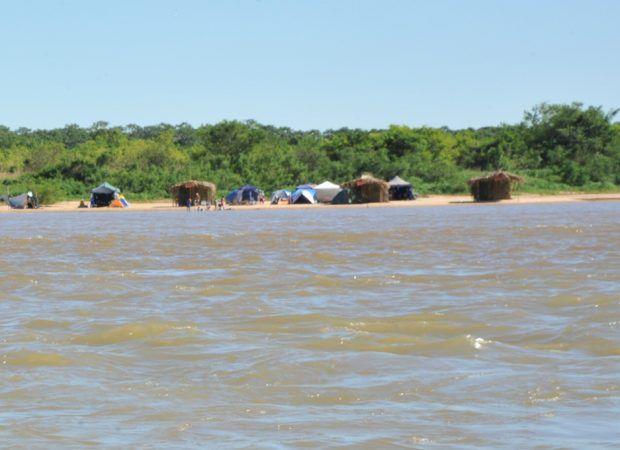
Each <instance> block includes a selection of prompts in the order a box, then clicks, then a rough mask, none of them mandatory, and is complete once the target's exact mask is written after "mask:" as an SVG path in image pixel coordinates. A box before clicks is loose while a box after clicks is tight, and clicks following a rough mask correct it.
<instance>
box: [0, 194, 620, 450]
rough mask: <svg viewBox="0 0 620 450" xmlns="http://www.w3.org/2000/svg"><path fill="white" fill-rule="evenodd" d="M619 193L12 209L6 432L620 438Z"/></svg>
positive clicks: (124, 437) (351, 441) (526, 442)
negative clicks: (379, 204) (431, 202)
mask: <svg viewBox="0 0 620 450" xmlns="http://www.w3.org/2000/svg"><path fill="white" fill-rule="evenodd" d="M619 321H620V202H590V203H588V202H583V203H573V204H553V205H545V204H531V205H482V206H471V205H469V206H465V205H462V206H449V207H425V208H385V209H382V208H372V209H346V208H343V209H333V210H332V209H327V208H326V209H317V210H300V211H295V210H284V211H227V212H217V213H189V214H188V213H185V212H184V211H183V210H179V211H178V212H177V211H175V212H130V211H127V212H123V213H97V214H88V213H87V214H78V213H51V212H50V213H42V214H38V213H35V214H6V215H2V216H0V331H1V336H0V443H1V445H2V446H7V447H12V446H14V447H16V448H54V447H63V448H83V447H85V446H94V447H105V448H164V447H166V448H205V447H218V448H231V447H232V448H239V447H241V448H274V449H275V448H290V447H297V448H300V447H301V448H317V447H318V448H325V447H338V448H373V449H374V448H411V447H413V448H420V447H421V448H425V447H429V448H451V447H453V448H467V447H471V448H474V447H475V448H479V447H486V448H498V447H507V448H531V447H537V446H540V448H547V447H549V448H612V447H614V446H615V445H618V444H619V443H620V426H618V423H620V422H619V418H620V325H619Z"/></svg>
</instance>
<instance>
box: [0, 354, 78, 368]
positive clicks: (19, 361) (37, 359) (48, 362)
mask: <svg viewBox="0 0 620 450" xmlns="http://www.w3.org/2000/svg"><path fill="white" fill-rule="evenodd" d="M0 359H1V361H0V363H2V364H6V365H11V366H23V367H48V366H49V367H54V366H68V365H70V364H71V360H70V359H68V358H66V357H64V356H62V355H60V354H58V353H42V352H32V351H26V350H22V351H19V352H11V353H6V354H4V355H2V356H1V357H0Z"/></svg>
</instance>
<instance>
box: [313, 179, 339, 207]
mask: <svg viewBox="0 0 620 450" xmlns="http://www.w3.org/2000/svg"><path fill="white" fill-rule="evenodd" d="M314 190H315V191H316V197H317V199H318V201H320V202H323V203H329V202H331V201H332V199H333V198H334V197H335V196H336V195H338V192H340V191H341V190H342V188H341V187H340V186H338V185H337V184H334V183H332V182H330V181H324V182H323V183H321V184H319V185H318V186H315V187H314Z"/></svg>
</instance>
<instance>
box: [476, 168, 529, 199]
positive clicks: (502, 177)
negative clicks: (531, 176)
mask: <svg viewBox="0 0 620 450" xmlns="http://www.w3.org/2000/svg"><path fill="white" fill-rule="evenodd" d="M523 182H524V179H523V177H520V176H518V175H514V174H512V173H509V172H504V171H503V170H499V171H497V172H493V173H492V174H489V175H487V176H485V177H480V178H472V179H471V180H469V181H468V182H467V184H469V189H470V191H471V195H472V196H473V197H474V200H476V201H477V202H493V201H497V200H504V199H509V198H510V192H511V190H512V187H513V185H515V186H518V185H519V184H520V183H523Z"/></svg>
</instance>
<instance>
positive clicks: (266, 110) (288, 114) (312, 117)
mask: <svg viewBox="0 0 620 450" xmlns="http://www.w3.org/2000/svg"><path fill="white" fill-rule="evenodd" d="M619 18H620V2H619V1H617V0H613V1H602V0H601V1H585V0H582V1H554V0H547V1H529V0H520V1H511V2H509V1H501V0H496V1H477V0H469V1H456V0H455V1H440V0H438V1H430V0H428V1H416V0H410V1H406V0H403V1H390V0H387V1H386V0H383V1H379V0H376V1H363V0H357V1H344V0H343V1H338V0H331V1H301V0H297V1H293V0H291V1H277V0H260V1H257V0H252V1H241V0H228V1H224V0H221V1H182V0H178V1H175V2H172V1H154V0H151V1H124V2H123V1H113V0H108V1H100V2H90V1H73V0H65V1H52V0H48V1H27V0H26V1H20V2H6V3H4V4H3V5H2V13H1V14H0V55H1V59H0V61H1V65H0V102H1V103H0V124H3V125H6V126H9V127H11V128H17V127H20V126H24V127H28V128H50V127H58V126H63V125H65V124H68V123H77V124H80V125H84V126H88V125H90V124H92V123H93V122H95V121H98V120H105V121H108V122H110V123H111V124H113V125H125V124H129V123H137V124H140V125H148V124H156V123H160V122H168V123H175V124H176V123H181V122H189V123H191V124H193V125H200V124H204V123H214V122H217V121H220V120H222V119H238V120H246V119H254V120H257V121H259V122H262V123H266V124H273V125H278V126H280V125H281V126H291V127H294V128H299V129H328V128H339V127H342V126H348V127H361V128H382V127H386V126H388V125H389V124H406V125H410V126H422V125H429V126H444V125H445V126H449V127H451V128H463V127H468V126H473V127H478V126H484V125H495V124H499V123H502V122H506V123H514V122H518V121H519V120H520V119H521V117H522V114H523V111H524V110H526V109H530V108H531V107H532V106H534V105H535V104H537V103H540V102H543V101H545V102H571V101H582V102H584V103H586V104H588V105H590V104H592V105H597V106H598V105H602V106H603V107H604V108H605V109H611V108H615V107H620V87H619V86H620V33H619V31H618V20H619Z"/></svg>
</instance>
